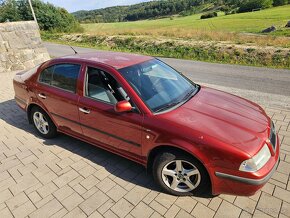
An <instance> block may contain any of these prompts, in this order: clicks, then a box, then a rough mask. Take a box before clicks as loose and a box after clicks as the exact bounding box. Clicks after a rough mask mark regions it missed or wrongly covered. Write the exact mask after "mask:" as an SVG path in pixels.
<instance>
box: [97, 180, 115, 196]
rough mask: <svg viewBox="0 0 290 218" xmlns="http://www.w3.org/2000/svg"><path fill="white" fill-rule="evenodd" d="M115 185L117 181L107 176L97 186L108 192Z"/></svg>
mask: <svg viewBox="0 0 290 218" xmlns="http://www.w3.org/2000/svg"><path fill="white" fill-rule="evenodd" d="M115 185H116V183H115V182H114V181H113V180H111V179H109V178H105V179H104V180H102V181H101V182H99V183H98V184H97V185H96V186H97V188H98V189H100V190H101V191H103V192H104V193H106V192H108V191H109V190H110V189H111V188H113V187H114V186H115Z"/></svg>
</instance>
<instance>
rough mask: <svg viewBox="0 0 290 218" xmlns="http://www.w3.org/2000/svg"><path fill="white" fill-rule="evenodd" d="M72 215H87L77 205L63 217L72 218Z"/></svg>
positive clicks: (82, 217)
mask: <svg viewBox="0 0 290 218" xmlns="http://www.w3.org/2000/svg"><path fill="white" fill-rule="evenodd" d="M72 217H77V218H86V217H87V215H86V214H85V213H84V212H83V211H82V210H81V209H80V208H79V207H76V208H75V209H73V210H72V211H70V212H69V213H67V214H66V215H65V216H64V218H72Z"/></svg>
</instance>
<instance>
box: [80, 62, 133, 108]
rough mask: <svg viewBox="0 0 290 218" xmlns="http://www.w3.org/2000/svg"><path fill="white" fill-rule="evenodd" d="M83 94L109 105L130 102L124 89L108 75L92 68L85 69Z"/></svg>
mask: <svg viewBox="0 0 290 218" xmlns="http://www.w3.org/2000/svg"><path fill="white" fill-rule="evenodd" d="M85 94H86V96H87V97H90V98H93V99H96V100H99V101H102V102H106V103H109V104H116V103H117V102H119V101H122V100H130V98H129V97H128V95H127V93H126V92H125V91H124V89H123V88H122V87H121V86H120V85H119V83H118V82H117V81H116V80H115V79H114V78H113V77H112V76H111V75H110V74H108V73H106V72H104V71H103V70H100V69H97V68H93V67H88V68H87V75H86V86H85Z"/></svg>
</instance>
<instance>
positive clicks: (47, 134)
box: [30, 107, 57, 139]
mask: <svg viewBox="0 0 290 218" xmlns="http://www.w3.org/2000/svg"><path fill="white" fill-rule="evenodd" d="M30 119H31V121H32V123H33V126H34V127H35V129H36V131H37V133H38V134H39V135H40V136H41V137H43V138H46V139H51V138H55V137H56V136H57V128H56V126H55V125H54V123H53V122H52V120H51V119H50V117H49V116H48V115H47V113H46V112H45V111H44V110H42V109H41V108H39V107H33V108H32V109H31V112H30Z"/></svg>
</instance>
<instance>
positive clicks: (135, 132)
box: [79, 67, 143, 155]
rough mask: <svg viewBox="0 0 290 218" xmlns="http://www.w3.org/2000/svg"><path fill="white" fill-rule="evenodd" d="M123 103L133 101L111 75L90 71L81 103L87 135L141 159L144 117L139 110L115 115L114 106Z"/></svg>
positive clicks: (100, 70)
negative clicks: (123, 101)
mask: <svg viewBox="0 0 290 218" xmlns="http://www.w3.org/2000/svg"><path fill="white" fill-rule="evenodd" d="M121 100H130V98H129V96H128V95H127V93H126V92H125V91H124V89H123V88H122V86H121V85H120V84H119V83H118V82H117V80H116V79H115V78H114V77H113V76H112V75H111V74H109V73H107V72H105V71H103V70H102V69H97V68H93V67H87V71H86V75H85V81H84V94H83V96H81V97H80V99H79V109H80V123H81V126H82V129H83V133H84V135H85V136H87V137H89V138H91V140H94V141H95V142H96V143H100V142H101V143H102V144H104V145H106V146H108V147H110V148H112V149H114V150H116V149H117V150H118V151H119V152H124V151H126V154H127V155H128V154H129V153H131V154H134V155H140V154H141V134H142V128H141V127H142V122H143V115H142V114H141V113H140V112H139V111H137V110H136V111H132V112H128V113H117V112H115V110H114V106H115V104H116V103H117V102H118V101H121ZM131 103H132V104H133V102H131Z"/></svg>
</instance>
